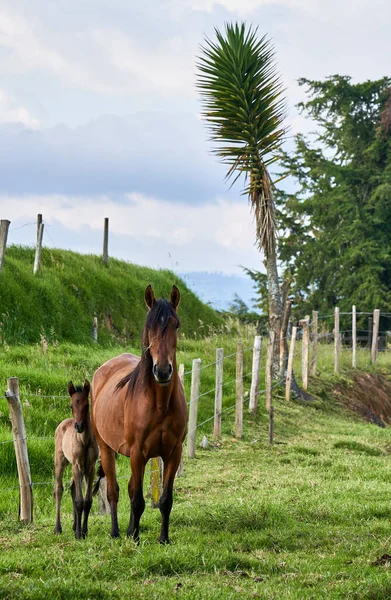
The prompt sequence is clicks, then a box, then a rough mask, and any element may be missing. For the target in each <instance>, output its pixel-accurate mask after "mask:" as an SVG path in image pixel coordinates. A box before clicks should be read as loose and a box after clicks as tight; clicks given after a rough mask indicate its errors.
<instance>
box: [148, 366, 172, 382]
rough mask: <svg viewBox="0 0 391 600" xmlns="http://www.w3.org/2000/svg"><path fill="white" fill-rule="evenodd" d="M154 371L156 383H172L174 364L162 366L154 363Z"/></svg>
mask: <svg viewBox="0 0 391 600" xmlns="http://www.w3.org/2000/svg"><path fill="white" fill-rule="evenodd" d="M152 371H153V376H154V378H155V381H156V383H158V384H159V385H166V384H167V383H170V381H171V376H172V365H170V364H169V365H167V367H164V368H161V367H159V366H158V365H153V370H152Z"/></svg>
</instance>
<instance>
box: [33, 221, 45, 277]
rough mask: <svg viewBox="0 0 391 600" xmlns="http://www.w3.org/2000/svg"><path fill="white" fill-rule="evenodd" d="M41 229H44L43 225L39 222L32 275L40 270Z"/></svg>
mask: <svg viewBox="0 0 391 600" xmlns="http://www.w3.org/2000/svg"><path fill="white" fill-rule="evenodd" d="M38 216H39V215H38ZM41 217H42V215H41ZM43 228H44V224H43V223H42V222H41V223H40V224H39V226H38V234H37V245H36V248H35V258H34V268H33V274H34V275H35V274H36V273H38V271H39V269H40V268H41V255H42V238H43Z"/></svg>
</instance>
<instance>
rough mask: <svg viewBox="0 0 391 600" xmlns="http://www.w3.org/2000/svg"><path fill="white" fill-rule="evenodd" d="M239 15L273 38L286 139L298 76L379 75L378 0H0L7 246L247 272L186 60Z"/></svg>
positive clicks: (244, 239)
mask: <svg viewBox="0 0 391 600" xmlns="http://www.w3.org/2000/svg"><path fill="white" fill-rule="evenodd" d="M242 20H245V21H246V22H247V24H253V25H254V26H257V27H258V31H259V34H260V35H265V34H266V35H267V36H268V37H269V38H270V39H271V40H272V43H273V44H274V47H275V52H276V59H277V64H278V69H279V72H280V74H281V79H282V82H283V84H284V86H285V88H286V97H287V104H288V115H287V121H286V127H287V128H289V131H290V134H293V133H296V132H299V131H302V132H307V131H309V130H310V129H311V125H310V124H309V123H308V122H307V121H305V120H304V118H303V116H301V115H299V114H298V113H297V110H296V109H295V105H296V103H297V102H299V101H300V100H303V99H304V91H303V88H300V87H299V86H298V83H297V80H298V78H300V77H306V78H309V79H311V78H312V79H318V80H319V79H320V80H321V79H324V78H325V77H327V76H329V75H333V74H336V73H338V74H341V75H350V76H351V77H352V78H353V81H362V80H365V79H377V78H380V77H382V76H384V75H390V60H389V58H390V36H389V32H390V28H391V3H385V2H383V0H382V1H381V2H380V1H379V0H370V1H369V0H354V1H353V0H338V1H337V0H328V2H324V1H321V0H279V1H275V0H219V1H218V2H216V1H214V0H165V1H162V2H158V1H156V0H149V1H148V2H131V1H129V0H34V2H31V0H12V1H11V0H2V1H1V3H0V209H1V210H0V218H2V219H9V220H10V221H11V225H10V231H9V243H22V244H31V245H33V244H34V243H35V236H36V227H35V220H36V215H37V213H42V214H43V220H44V223H45V233H44V244H45V245H47V246H49V247H61V248H70V249H73V250H77V251H80V252H87V253H101V252H102V240H103V222H104V218H105V217H109V219H110V237H109V253H110V255H112V256H115V257H118V258H123V259H126V260H128V261H130V262H135V263H138V264H144V265H148V266H151V267H154V268H171V269H174V270H175V271H176V272H178V273H188V272H193V271H200V272H211V273H213V272H219V273H223V274H226V275H236V276H237V275H240V274H241V273H242V270H241V265H244V266H246V267H248V268H251V269H261V267H262V257H261V256H260V254H259V252H258V250H257V248H256V247H255V245H254V237H255V236H254V222H253V219H252V216H251V214H250V209H249V205H248V201H247V198H246V197H245V196H243V195H242V194H241V191H242V188H241V186H240V184H236V185H235V186H234V187H233V188H232V189H230V188H229V184H227V182H226V181H225V180H224V176H225V167H224V166H223V165H221V164H220V163H219V162H218V160H217V158H216V157H215V156H214V155H213V154H212V153H211V146H210V144H209V142H208V140H207V132H206V128H205V124H204V123H203V122H202V120H201V119H200V111H201V106H200V100H199V97H198V94H197V90H196V88H195V71H196V69H195V60H196V56H197V55H198V54H199V46H200V44H202V43H203V41H204V39H205V36H206V35H207V36H208V37H211V38H213V36H214V28H215V27H218V28H219V29H223V27H224V23H226V22H232V21H242Z"/></svg>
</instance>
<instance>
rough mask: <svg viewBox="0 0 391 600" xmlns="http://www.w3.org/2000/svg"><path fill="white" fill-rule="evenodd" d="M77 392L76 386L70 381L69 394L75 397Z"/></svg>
mask: <svg viewBox="0 0 391 600" xmlns="http://www.w3.org/2000/svg"><path fill="white" fill-rule="evenodd" d="M75 392H76V390H75V386H74V385H73V383H72V381H70V382H69V383H68V393H69V395H70V396H73V394H74V393H75Z"/></svg>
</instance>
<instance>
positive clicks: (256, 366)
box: [248, 335, 262, 415]
mask: <svg viewBox="0 0 391 600" xmlns="http://www.w3.org/2000/svg"><path fill="white" fill-rule="evenodd" d="M261 350H262V338H261V336H260V335H256V336H255V338H254V348H253V367H252V375H251V389H250V403H249V406H248V408H249V411H250V412H252V413H253V415H255V414H256V413H257V410H258V394H259V375H260V366H261Z"/></svg>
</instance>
